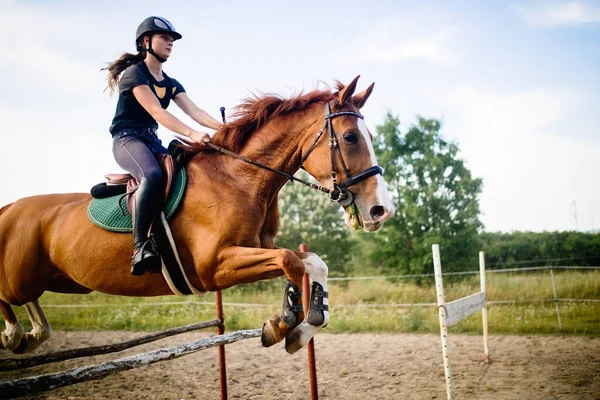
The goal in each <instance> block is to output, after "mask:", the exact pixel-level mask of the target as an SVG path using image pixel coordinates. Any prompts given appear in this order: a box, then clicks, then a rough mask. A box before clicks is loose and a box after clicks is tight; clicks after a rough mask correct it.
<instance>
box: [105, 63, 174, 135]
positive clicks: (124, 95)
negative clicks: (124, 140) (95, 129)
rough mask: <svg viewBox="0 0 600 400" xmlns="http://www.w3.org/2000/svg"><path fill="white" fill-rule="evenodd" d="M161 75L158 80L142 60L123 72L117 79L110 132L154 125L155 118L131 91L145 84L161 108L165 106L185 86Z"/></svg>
mask: <svg viewBox="0 0 600 400" xmlns="http://www.w3.org/2000/svg"><path fill="white" fill-rule="evenodd" d="M163 75H164V79H163V80H162V81H160V82H158V81H157V80H156V79H155V78H154V76H152V74H151V73H150V71H149V70H148V66H147V65H146V63H145V62H143V61H141V62H138V63H137V64H134V65H132V66H130V67H128V68H127V69H125V71H123V74H122V75H121V79H120V80H119V100H118V101H117V111H116V112H115V117H114V118H113V121H112V124H111V126H110V129H109V131H110V133H111V134H115V133H117V132H119V131H122V130H124V129H139V128H158V123H157V122H156V120H155V119H154V118H152V116H151V115H150V114H149V113H148V111H146V110H145V109H144V107H142V106H141V104H140V103H138V101H137V99H136V98H135V96H134V95H133V92H132V90H133V88H135V87H136V86H140V85H148V86H149V87H150V90H152V93H154V95H155V96H156V98H157V99H158V101H159V102H160V105H161V106H162V108H164V109H166V108H167V107H168V106H169V102H170V101H171V99H173V98H175V96H177V95H178V94H179V93H183V92H185V89H184V88H183V86H182V85H181V83H179V82H177V80H176V79H173V78H169V77H168V76H167V74H165V73H164V72H163Z"/></svg>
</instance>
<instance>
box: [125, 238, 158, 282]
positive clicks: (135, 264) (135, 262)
mask: <svg viewBox="0 0 600 400" xmlns="http://www.w3.org/2000/svg"><path fill="white" fill-rule="evenodd" d="M161 268H162V262H161V259H160V255H158V253H157V252H156V250H155V248H154V245H153V243H152V240H151V239H148V240H146V241H145V242H144V244H143V245H142V247H140V248H139V249H138V250H136V251H135V252H134V253H133V256H131V275H136V276H139V275H144V273H145V272H146V271H148V272H153V273H157V272H160V270H161Z"/></svg>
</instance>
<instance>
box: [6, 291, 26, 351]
mask: <svg viewBox="0 0 600 400" xmlns="http://www.w3.org/2000/svg"><path fill="white" fill-rule="evenodd" d="M0 309H1V310H2V315H3V316H4V323H5V325H6V329H5V330H4V331H2V334H0V336H1V337H2V342H1V343H0V346H2V347H0V348H1V349H3V350H8V351H14V350H15V349H16V348H17V347H19V344H20V343H21V338H22V337H23V334H24V330H23V325H21V323H20V322H19V321H18V320H17V316H16V315H15V312H14V311H13V309H12V308H11V306H10V305H9V304H8V303H5V302H3V301H2V300H0Z"/></svg>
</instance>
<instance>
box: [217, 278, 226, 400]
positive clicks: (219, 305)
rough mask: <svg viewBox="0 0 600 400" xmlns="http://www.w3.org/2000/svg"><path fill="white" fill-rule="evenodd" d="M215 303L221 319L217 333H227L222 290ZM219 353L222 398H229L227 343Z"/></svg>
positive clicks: (218, 293) (220, 347)
mask: <svg viewBox="0 0 600 400" xmlns="http://www.w3.org/2000/svg"><path fill="white" fill-rule="evenodd" d="M215 305H216V308H217V319H218V320H220V321H221V323H220V324H219V325H217V334H218V335H223V334H224V333H225V317H224V316H223V295H222V294H221V291H220V290H219V291H217V292H216V293H215ZM217 351H218V354H219V381H220V383H221V400H227V365H226V361H225V345H224V344H222V345H220V346H219V348H218V349H217Z"/></svg>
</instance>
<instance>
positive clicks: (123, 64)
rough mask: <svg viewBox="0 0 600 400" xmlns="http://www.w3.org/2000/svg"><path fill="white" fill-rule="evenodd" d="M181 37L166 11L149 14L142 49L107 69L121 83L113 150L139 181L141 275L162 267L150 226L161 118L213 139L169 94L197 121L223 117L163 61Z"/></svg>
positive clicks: (136, 238) (136, 244)
mask: <svg viewBox="0 0 600 400" xmlns="http://www.w3.org/2000/svg"><path fill="white" fill-rule="evenodd" d="M178 39H181V34H179V33H178V32H176V31H175V28H173V25H171V23H170V22H169V21H167V20H166V19H165V18H162V17H154V16H153V17H148V18H146V19H145V20H144V21H143V22H142V23H141V24H140V26H139V27H138V28H137V32H136V47H137V51H138V53H137V54H135V55H134V54H130V53H124V54H123V55H122V56H121V57H120V58H119V59H118V60H115V61H114V62H112V63H111V64H109V66H108V67H106V68H105V69H106V70H107V71H108V77H107V80H108V88H109V89H110V91H111V93H112V92H114V90H115V89H116V88H117V87H118V91H119V99H118V102H117V110H116V112H115V116H114V118H113V121H112V125H111V126H110V129H109V130H110V133H111V135H112V138H113V155H114V157H115V160H116V161H117V163H118V164H119V166H120V167H121V168H123V169H124V170H126V171H127V172H129V173H130V174H131V175H132V176H133V177H135V178H136V179H137V180H138V182H139V187H138V189H137V191H136V193H135V200H134V204H133V212H132V214H133V215H132V218H133V255H132V257H131V274H133V275H142V274H144V272H146V270H148V271H159V270H160V266H161V261H160V256H159V255H158V254H157V252H156V250H155V249H154V247H153V243H152V241H151V240H150V239H149V230H150V226H151V224H152V221H153V219H154V214H155V212H157V211H158V210H157V209H158V207H159V205H160V203H161V192H162V187H163V176H162V171H161V168H160V166H159V164H158V162H157V161H156V157H155V156H157V155H159V154H161V153H166V152H167V150H166V149H165V148H164V147H163V146H162V142H161V140H160V139H159V138H158V136H157V135H156V130H157V128H158V124H159V123H160V124H161V125H162V126H164V127H165V128H167V129H169V130H171V131H173V132H176V133H178V134H181V135H184V136H187V137H188V138H190V139H191V140H192V141H193V142H195V143H197V144H198V146H199V147H201V146H206V145H205V142H206V141H208V140H210V136H209V135H208V133H206V132H200V131H197V130H194V129H192V128H190V127H189V126H187V125H186V124H184V123H183V122H181V121H180V120H179V119H177V118H176V117H175V116H173V114H171V113H170V112H168V111H167V110H166V108H167V107H168V106H169V102H170V100H173V101H175V104H177V105H178V106H179V108H181V110H183V112H185V113H186V114H187V115H189V116H190V117H191V118H192V119H193V120H194V121H196V122H197V123H199V124H200V125H202V126H205V127H207V128H211V129H215V130H217V129H219V128H220V127H221V123H220V122H219V121H217V120H216V119H214V118H212V117H211V116H210V115H209V114H208V113H207V112H206V111H204V110H202V109H200V108H198V107H197V106H196V105H195V104H194V102H193V101H192V100H191V99H190V98H189V97H188V96H187V94H186V92H185V89H184V88H183V86H182V85H181V84H180V83H179V82H178V81H177V80H175V79H173V78H170V77H169V76H167V74H166V73H164V71H163V70H162V64H163V63H164V62H165V61H167V59H168V58H169V56H170V55H171V51H172V49H173V42H174V41H175V40H178Z"/></svg>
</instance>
